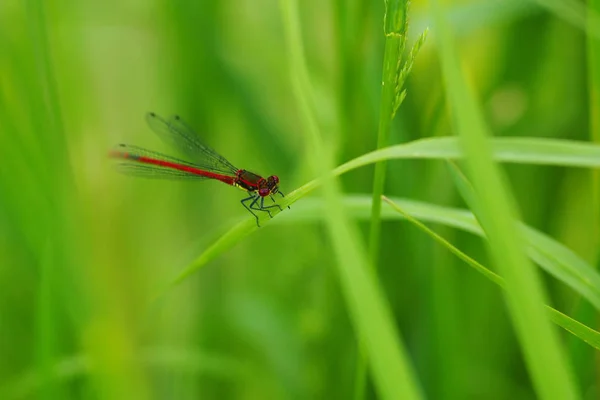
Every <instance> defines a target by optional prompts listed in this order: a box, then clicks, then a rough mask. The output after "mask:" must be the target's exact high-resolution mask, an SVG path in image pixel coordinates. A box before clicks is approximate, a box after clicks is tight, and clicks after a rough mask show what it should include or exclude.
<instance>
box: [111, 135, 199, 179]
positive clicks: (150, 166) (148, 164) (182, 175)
mask: <svg viewBox="0 0 600 400" xmlns="http://www.w3.org/2000/svg"><path fill="white" fill-rule="evenodd" d="M110 156H111V158H113V159H115V160H118V163H117V164H116V165H115V168H116V169H117V171H119V172H121V173H123V174H126V175H133V176H141V177H144V178H160V179H193V180H202V179H209V178H210V177H208V176H205V175H201V173H202V170H201V168H200V167H199V166H197V165H195V164H192V163H190V162H187V161H183V160H180V159H178V158H175V157H170V156H167V155H165V154H161V153H158V152H155V151H150V150H146V149H143V148H141V147H137V146H130V145H126V144H121V145H119V146H117V147H116V148H115V149H114V150H113V151H111V153H110Z"/></svg>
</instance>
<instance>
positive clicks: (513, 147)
mask: <svg viewBox="0 0 600 400" xmlns="http://www.w3.org/2000/svg"><path fill="white" fill-rule="evenodd" d="M490 143H491V146H492V151H493V154H494V158H495V159H496V160H497V161H502V162H509V163H523V164H544V165H561V166H570V167H591V168H600V145H594V144H589V143H584V142H576V141H572V140H556V139H539V138H537V139H536V138H496V139H492V140H491V141H490ZM459 158H461V152H460V149H459V147H458V143H457V139H456V138H450V137H447V138H432V139H423V140H416V141H413V142H410V143H406V144H400V145H395V146H390V147H387V148H384V149H381V150H376V151H373V152H371V153H368V154H365V155H363V156H360V157H357V158H355V159H353V160H351V161H349V162H347V163H345V164H342V165H340V166H339V167H337V168H335V170H334V171H333V172H332V174H333V175H334V176H339V175H341V174H344V173H346V172H349V171H351V170H353V169H356V168H360V167H363V166H366V165H369V164H372V163H375V162H377V161H379V160H383V159H385V160H390V159H442V160H446V159H459ZM322 184H323V178H319V179H315V180H312V181H310V182H308V183H306V184H304V185H302V186H301V187H300V188H298V189H296V190H294V191H293V192H291V193H289V194H288V195H287V196H286V197H285V198H284V199H282V200H281V201H280V202H279V203H280V204H281V206H282V207H283V208H284V210H285V207H287V206H288V205H291V204H293V203H295V202H296V201H297V200H299V199H301V198H302V197H305V196H307V195H308V194H310V193H311V192H312V191H313V190H315V189H317V188H318V187H320V186H321V185H322ZM298 206H300V205H296V206H294V208H293V209H292V210H291V213H292V214H294V213H296V207H298ZM300 207H301V206H300ZM286 213H287V211H286ZM272 214H273V215H274V216H276V215H277V214H279V210H277V209H274V211H273V212H272ZM261 217H262V218H261V221H260V223H261V226H264V225H267V224H269V223H271V222H272V221H271V220H270V219H269V218H268V217H264V216H261ZM303 218H304V217H303ZM255 229H257V228H256V224H255V223H254V218H252V217H248V218H247V219H246V220H245V221H243V222H241V223H239V224H238V225H236V226H235V227H233V228H231V230H230V231H228V232H227V233H225V234H224V235H223V236H222V237H221V238H219V239H218V240H217V241H216V242H215V243H214V244H213V245H211V246H210V247H209V248H208V249H207V250H205V251H204V252H203V253H201V254H200V255H199V256H198V257H197V258H196V259H195V260H194V261H193V262H191V263H190V264H189V265H188V266H187V267H185V268H184V269H183V270H182V272H180V273H179V274H178V275H177V277H176V278H175V279H174V280H173V281H172V282H171V284H176V283H179V282H181V281H182V280H184V279H186V278H187V277H189V276H190V275H191V274H193V273H194V272H196V271H198V270H199V269H200V268H202V267H203V266H204V265H206V264H207V263H209V262H210V261H212V260H213V259H215V258H216V257H218V256H219V255H220V254H223V253H224V252H225V251H227V250H229V249H230V248H231V247H233V246H234V245H235V244H236V243H238V242H239V241H240V240H242V239H243V238H244V237H246V236H247V235H249V234H250V233H252V232H253V231H254V230H255Z"/></svg>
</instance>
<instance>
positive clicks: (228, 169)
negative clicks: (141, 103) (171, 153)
mask: <svg viewBox="0 0 600 400" xmlns="http://www.w3.org/2000/svg"><path fill="white" fill-rule="evenodd" d="M146 122H147V123H148V126H149V127H150V128H151V129H152V130H153V131H154V132H155V133H156V134H157V135H158V136H159V137H160V138H161V140H163V141H164V142H165V143H166V144H167V145H170V146H172V147H174V148H175V149H177V150H179V151H180V152H182V153H183V154H185V155H186V156H188V157H190V159H191V160H193V161H194V162H195V164H196V165H198V166H199V167H201V168H202V169H205V170H207V171H212V172H216V173H221V174H235V173H236V172H237V170H238V168H236V167H235V166H233V165H232V164H231V163H230V162H229V161H227V160H226V159H225V157H223V156H221V155H220V154H219V153H217V152H216V151H215V150H213V149H212V148H210V147H209V146H207V145H205V144H204V143H202V141H201V140H200V138H198V136H197V135H196V133H195V132H194V130H193V129H192V128H191V127H190V126H189V125H187V124H186V123H185V122H184V121H183V120H182V119H181V118H180V117H179V116H177V115H174V116H172V117H170V118H168V119H167V120H165V119H163V118H161V117H159V116H158V115H156V114H154V113H148V114H146Z"/></svg>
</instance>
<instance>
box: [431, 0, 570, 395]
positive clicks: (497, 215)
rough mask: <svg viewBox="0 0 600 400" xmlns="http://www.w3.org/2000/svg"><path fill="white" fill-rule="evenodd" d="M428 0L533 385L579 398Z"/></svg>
mask: <svg viewBox="0 0 600 400" xmlns="http://www.w3.org/2000/svg"><path fill="white" fill-rule="evenodd" d="M430 3H431V5H432V9H433V14H434V20H435V27H436V33H437V36H436V37H437V38H438V43H437V45H438V51H439V55H440V60H441V64H442V65H441V66H442V75H443V77H444V81H445V85H446V93H447V96H448V102H449V104H450V106H451V110H452V112H451V115H452V119H453V121H454V124H455V126H456V130H457V132H458V133H459V135H460V138H461V146H462V147H463V148H464V152H465V155H466V161H467V166H468V170H469V173H470V176H471V177H472V180H473V186H474V188H475V193H476V196H477V197H476V199H477V208H478V210H479V212H480V214H479V215H478V219H479V220H480V221H481V223H482V225H483V228H484V230H485V231H486V235H487V237H488V240H489V251H490V254H491V257H492V259H493V261H494V263H495V265H496V266H497V268H498V269H499V270H500V271H501V273H502V275H503V276H504V278H505V280H506V291H505V298H506V300H507V304H508V309H509V313H510V316H511V318H512V321H513V324H514V327H515V330H516V334H517V337H518V338H519V341H520V344H521V348H522V349H523V353H524V356H525V360H526V363H527V366H528V370H529V372H530V373H531V376H532V381H533V385H534V387H535V390H536V392H537V394H538V395H539V396H540V397H541V398H545V399H551V398H557V397H558V398H563V399H571V398H577V397H578V395H577V391H576V389H575V385H574V383H573V379H572V376H571V374H570V369H569V367H568V364H567V358H566V356H565V355H564V351H563V349H562V347H561V344H560V343H559V340H558V337H557V334H556V332H555V331H554V328H553V327H552V326H551V325H550V323H549V321H548V319H547V316H546V315H545V314H544V309H543V304H544V303H545V302H546V301H545V298H546V296H545V293H544V289H543V286H542V283H541V280H540V278H539V276H538V275H537V271H536V270H535V269H534V267H533V265H532V264H531V262H530V261H529V260H528V258H527V257H526V254H525V251H524V248H523V245H522V244H523V238H522V237H521V235H519V234H516V232H518V231H517V230H516V221H517V211H516V207H515V205H514V200H513V198H512V196H511V194H510V192H509V190H508V188H507V187H506V185H505V180H504V177H503V175H502V173H501V171H500V170H499V168H498V167H497V166H496V165H495V163H494V162H493V158H492V150H491V147H490V145H489V141H488V140H487V137H488V136H489V132H488V128H487V127H486V125H485V122H484V119H483V116H482V115H481V112H480V110H479V106H478V104H477V103H476V101H475V99H474V97H473V95H472V93H470V92H469V90H468V89H467V85H466V81H465V78H464V75H463V72H462V70H461V69H460V65H459V58H458V54H457V52H456V50H455V47H454V46H455V45H454V41H453V36H452V32H451V31H450V28H449V27H448V25H447V22H446V20H445V18H444V15H443V11H442V9H441V6H440V5H439V3H438V1H437V0H431V2H430Z"/></svg>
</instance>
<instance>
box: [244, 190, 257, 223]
mask: <svg viewBox="0 0 600 400" xmlns="http://www.w3.org/2000/svg"><path fill="white" fill-rule="evenodd" d="M252 199H254V201H253V202H252V204H254V203H256V200H258V196H256V195H254V193H253V194H252V195H250V197H246V198H245V199H242V200H241V201H240V203H242V205H243V206H244V208H245V209H246V210H248V211H250V214H252V215H254V218H256V226H258V227H259V228H260V224H259V223H258V215H256V214H254V211H252V205H250V207H248V206H247V205H246V202H247V201H248V200H252Z"/></svg>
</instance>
